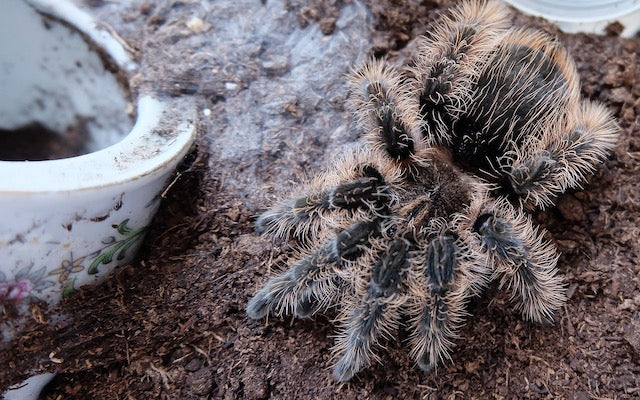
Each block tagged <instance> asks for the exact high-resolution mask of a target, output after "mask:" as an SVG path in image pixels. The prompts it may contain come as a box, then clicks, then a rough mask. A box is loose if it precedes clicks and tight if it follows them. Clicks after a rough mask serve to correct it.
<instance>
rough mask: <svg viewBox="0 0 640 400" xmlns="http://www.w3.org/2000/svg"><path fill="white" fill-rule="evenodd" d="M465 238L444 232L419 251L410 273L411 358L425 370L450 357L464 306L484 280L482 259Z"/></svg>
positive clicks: (483, 261)
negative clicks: (420, 252) (419, 254)
mask: <svg viewBox="0 0 640 400" xmlns="http://www.w3.org/2000/svg"><path fill="white" fill-rule="evenodd" d="M465 237H466V235H465V234H464V233H463V235H462V236H460V235H459V234H458V233H456V232H454V231H452V230H449V229H446V230H442V231H441V232H439V233H438V234H437V235H435V237H433V238H432V239H431V240H429V241H425V243H424V244H423V245H422V246H421V247H425V250H424V252H423V254H422V256H418V257H416V259H415V260H416V261H418V263H414V267H413V268H412V271H413V274H412V279H411V285H410V293H411V298H412V299H414V301H413V302H412V304H411V306H410V307H409V314H410V315H411V339H410V342H411V353H410V354H411V357H412V358H413V359H415V360H416V362H417V364H418V366H419V367H420V368H421V369H423V370H424V371H430V370H431V369H433V368H435V367H436V366H437V365H438V364H440V363H441V362H442V361H444V360H445V359H449V358H450V352H451V348H452V346H453V344H454V340H455V339H456V338H457V336H458V331H459V329H460V327H461V326H462V324H463V322H464V317H465V315H466V312H465V307H466V304H467V301H468V299H469V298H470V297H471V296H473V295H476V294H478V293H479V291H480V290H481V289H482V288H484V286H485V285H486V282H487V280H488V274H487V270H486V268H485V266H484V264H485V262H486V260H485V259H484V258H483V257H481V256H480V255H479V254H477V253H475V252H473V251H472V250H471V248H470V247H469V246H468V245H467V243H466V242H465Z"/></svg>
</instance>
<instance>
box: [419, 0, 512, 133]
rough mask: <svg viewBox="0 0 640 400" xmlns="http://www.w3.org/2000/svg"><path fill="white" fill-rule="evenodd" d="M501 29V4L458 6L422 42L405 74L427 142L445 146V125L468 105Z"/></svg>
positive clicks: (504, 24)
mask: <svg viewBox="0 0 640 400" xmlns="http://www.w3.org/2000/svg"><path fill="white" fill-rule="evenodd" d="M507 26H508V11H507V9H506V8H505V7H504V5H502V4H501V3H499V2H497V1H486V2H484V1H483V2H463V3H461V4H460V5H459V6H458V7H456V8H454V9H453V11H452V12H451V15H449V16H446V17H443V18H442V19H441V21H440V23H439V24H437V25H436V27H435V28H434V29H433V30H432V31H430V32H428V33H427V35H426V36H425V37H424V38H423V39H422V42H421V43H420V44H419V49H418V54H417V56H416V57H415V60H414V64H415V67H413V68H411V69H410V71H411V72H412V74H413V76H414V79H413V82H412V86H413V88H412V96H413V97H414V98H416V99H417V101H418V103H419V115H420V119H421V120H422V124H421V129H422V132H423V135H424V137H425V138H427V140H428V141H429V143H431V144H440V145H446V144H450V143H451V141H452V139H453V138H452V136H451V132H450V131H451V129H450V128H451V125H452V123H453V122H454V120H455V119H456V118H457V115H459V114H460V113H461V112H463V111H464V109H465V108H466V106H467V105H468V104H469V101H470V98H471V86H472V84H473V82H474V77H475V76H477V75H478V73H479V69H480V68H481V66H482V65H484V63H485V62H486V60H487V57H488V56H489V54H490V52H491V50H492V49H493V48H494V47H495V45H496V44H497V43H498V42H499V40H500V38H501V36H502V34H503V33H504V31H505V30H506V28H507Z"/></svg>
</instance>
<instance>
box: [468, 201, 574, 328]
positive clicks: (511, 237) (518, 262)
mask: <svg viewBox="0 0 640 400" xmlns="http://www.w3.org/2000/svg"><path fill="white" fill-rule="evenodd" d="M473 229H474V231H475V232H476V233H477V234H478V236H479V239H480V245H481V247H482V250H483V251H485V252H486V253H487V255H488V256H489V260H490V265H492V266H493V268H494V276H495V277H499V278H500V287H504V286H506V287H507V288H509V289H510V290H511V297H512V299H517V300H518V303H517V307H516V308H517V309H518V310H519V311H521V312H522V314H523V315H524V317H525V318H526V319H528V320H532V321H535V322H538V323H553V320H554V316H555V313H556V312H557V311H558V309H559V308H560V307H561V306H562V305H563V304H564V303H565V301H566V295H565V291H566V288H565V285H564V283H563V282H562V277H561V276H560V275H558V270H557V268H556V264H557V261H558V254H557V251H556V248H555V246H554V245H553V244H552V243H550V242H547V241H545V239H544V238H543V234H542V232H539V231H538V230H537V229H536V228H534V227H533V225H532V223H531V221H530V219H529V218H527V217H526V216H525V215H524V214H523V213H522V212H521V211H519V210H516V209H515V208H513V207H512V206H511V205H510V204H509V203H508V202H507V201H505V200H501V201H498V202H497V203H495V204H494V205H493V207H491V208H489V209H488V210H485V212H483V213H481V214H480V215H478V216H477V218H476V219H475V221H474V223H473Z"/></svg>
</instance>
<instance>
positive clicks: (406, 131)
mask: <svg viewBox="0 0 640 400" xmlns="http://www.w3.org/2000/svg"><path fill="white" fill-rule="evenodd" d="M403 80H404V77H403V76H402V75H401V74H400V72H399V71H398V70H397V69H396V68H394V67H392V66H390V65H389V64H387V62H386V61H385V60H375V59H372V60H370V61H369V62H367V63H366V64H365V65H364V66H363V67H361V68H359V69H357V70H354V71H353V72H352V73H351V75H350V77H349V81H348V83H349V104H350V106H351V108H352V110H353V114H354V116H355V118H356V121H357V122H358V124H359V125H360V126H361V127H362V128H363V130H364V138H365V140H366V141H367V142H368V143H369V145H370V146H371V147H372V148H374V149H376V150H379V151H382V152H383V154H384V153H386V154H388V155H389V157H391V159H392V160H394V161H397V162H404V161H408V160H409V158H410V157H411V155H413V154H414V153H415V152H416V147H418V146H420V145H421V143H420V136H419V132H418V130H417V129H418V126H417V124H416V115H417V109H416V107H415V105H413V104H412V103H411V101H410V98H409V96H408V95H407V93H406V92H405V91H403V90H402V89H401V85H402V81H403Z"/></svg>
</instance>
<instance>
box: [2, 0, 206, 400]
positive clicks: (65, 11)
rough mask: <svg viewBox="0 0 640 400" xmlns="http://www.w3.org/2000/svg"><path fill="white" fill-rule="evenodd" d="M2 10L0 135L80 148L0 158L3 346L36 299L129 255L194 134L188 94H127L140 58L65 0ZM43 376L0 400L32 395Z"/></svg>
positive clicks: (12, 2) (90, 279) (6, 3)
mask: <svg viewBox="0 0 640 400" xmlns="http://www.w3.org/2000/svg"><path fill="white" fill-rule="evenodd" d="M0 8H1V9H2V12H0V71H1V72H2V73H0V93H2V96H1V97H0V130H1V131H0V135H2V134H8V132H12V131H15V130H19V129H21V128H23V127H25V126H31V127H34V126H36V127H37V128H34V129H41V128H46V129H47V130H49V131H54V132H62V133H63V134H64V132H69V131H70V130H73V129H76V130H77V129H81V130H82V132H83V133H84V134H86V143H84V144H83V147H84V148H85V151H84V154H81V155H77V156H73V157H69V158H62V159H52V160H44V161H31V160H27V161H2V160H0V216H1V217H0V260H2V261H1V262H0V303H2V305H3V306H5V307H6V306H10V307H14V308H15V310H17V312H18V313H17V315H18V317H13V318H11V319H9V318H8V317H7V316H6V315H5V316H0V317H1V318H0V321H1V322H0V331H1V332H2V335H1V336H0V342H1V343H3V345H6V344H7V343H8V341H9V340H10V339H11V338H12V337H13V336H15V335H16V334H18V333H19V328H20V325H21V324H22V323H23V322H24V320H25V318H27V316H28V315H29V313H28V310H29V306H30V305H31V304H32V303H34V302H46V303H48V304H55V303H57V302H58V301H59V300H60V299H61V298H62V297H64V296H67V295H71V294H72V293H74V292H75V291H76V290H77V289H78V288H79V287H81V286H83V285H86V284H93V283H96V282H99V281H100V280H102V279H103V278H104V277H105V276H107V275H108V274H109V273H110V272H111V271H113V270H114V268H116V267H117V266H122V265H125V264H127V263H129V262H131V260H132V258H133V257H134V256H135V253H136V251H137V249H138V247H139V245H140V244H141V241H142V238H143V236H144V234H145V231H146V228H147V226H148V225H149V223H150V222H151V219H152V218H153V215H154V213H155V212H156V210H157V208H158V205H159V202H160V198H161V194H162V193H163V191H164V190H165V189H166V188H167V184H168V183H169V182H168V180H169V179H170V178H171V175H172V173H173V171H174V169H175V167H176V165H177V164H178V162H179V161H180V160H181V159H182V158H183V156H184V155H185V154H186V152H187V151H188V150H189V148H190V146H191V144H192V142H193V140H194V138H195V131H196V129H195V106H194V104H193V102H192V100H189V99H175V98H171V99H159V98H154V97H152V96H146V95H140V96H139V97H138V98H136V99H131V98H130V97H131V96H130V94H129V93H128V90H127V88H126V86H127V85H126V84H124V85H123V84H122V83H123V82H125V83H126V81H127V76H130V75H131V74H132V72H134V71H135V70H136V68H137V66H136V64H135V63H134V62H133V61H132V59H131V58H130V57H129V56H128V54H127V52H126V51H125V50H124V49H123V47H122V46H121V45H120V43H119V42H118V41H117V40H116V39H115V38H114V37H112V36H111V35H110V34H109V33H108V32H106V31H104V30H101V29H100V28H99V24H97V23H96V22H95V21H94V20H93V19H92V18H91V16H90V15H89V14H87V13H86V12H84V11H83V10H81V9H79V8H78V7H76V6H75V5H74V4H73V3H72V2H71V1H67V0H55V1H54V0H28V1H24V0H2V5H1V6H0ZM61 21H63V22H61ZM96 49H97V51H96ZM114 67H115V69H117V70H119V72H118V73H116V74H114V73H113V71H112V70H113V69H114ZM6 137H8V136H5V138H6ZM3 140H4V138H3V137H0V147H3V148H4V149H5V150H7V147H8V145H7V144H6V142H3ZM3 143H4V144H3ZM34 145H35V143H34ZM18 157H19V155H18ZM10 159H12V160H13V159H14V158H10ZM0 312H2V311H1V308H0ZM51 376H52V375H50V374H48V375H47V374H43V375H37V376H35V377H33V378H31V379H30V380H28V381H27V382H26V385H20V386H21V388H20V389H19V390H9V391H8V392H6V393H5V396H6V397H7V398H20V399H30V398H34V397H33V395H32V394H31V393H36V395H37V393H38V392H39V387H41V386H42V385H44V384H46V382H48V380H50V379H51ZM36 386H38V387H36ZM12 396H13V397H12ZM16 396H17V397H16Z"/></svg>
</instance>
